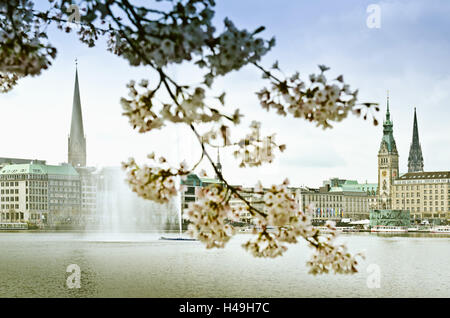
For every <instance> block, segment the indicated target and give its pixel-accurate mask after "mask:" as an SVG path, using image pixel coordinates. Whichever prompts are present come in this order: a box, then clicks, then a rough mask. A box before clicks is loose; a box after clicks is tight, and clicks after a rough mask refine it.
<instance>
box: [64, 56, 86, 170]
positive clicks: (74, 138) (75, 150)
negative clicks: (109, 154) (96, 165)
mask: <svg viewBox="0 0 450 318" xmlns="http://www.w3.org/2000/svg"><path fill="white" fill-rule="evenodd" d="M68 146H69V147H68V148H69V158H68V159H69V160H68V161H69V163H70V164H71V165H72V166H74V167H80V166H81V167H84V166H86V138H85V136H84V129H83V116H82V113H81V99H80V88H79V85H78V62H77V60H75V88H74V92H73V104H72V122H71V125H70V135H69V142H68Z"/></svg>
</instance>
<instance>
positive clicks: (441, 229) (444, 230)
mask: <svg viewBox="0 0 450 318" xmlns="http://www.w3.org/2000/svg"><path fill="white" fill-rule="evenodd" d="M431 233H441V234H450V226H448V225H447V226H436V227H434V228H432V229H431Z"/></svg>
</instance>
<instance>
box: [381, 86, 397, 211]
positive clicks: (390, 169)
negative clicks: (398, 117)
mask: <svg viewBox="0 0 450 318" xmlns="http://www.w3.org/2000/svg"><path fill="white" fill-rule="evenodd" d="M393 126H394V124H393V122H392V121H391V114H390V112H389V94H388V96H387V106H386V119H385V120H384V122H383V137H382V139H381V144H380V150H379V151H378V205H379V208H381V209H390V208H391V205H392V202H391V195H392V187H391V186H392V184H393V183H394V180H395V179H397V178H398V151H397V146H396V144H395V139H394V130H393Z"/></svg>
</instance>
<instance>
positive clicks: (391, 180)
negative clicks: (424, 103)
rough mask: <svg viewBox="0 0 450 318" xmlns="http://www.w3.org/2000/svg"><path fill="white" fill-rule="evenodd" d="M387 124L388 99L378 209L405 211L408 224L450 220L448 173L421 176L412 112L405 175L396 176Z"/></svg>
mask: <svg viewBox="0 0 450 318" xmlns="http://www.w3.org/2000/svg"><path fill="white" fill-rule="evenodd" d="M392 127H393V124H392V121H391V120H390V113H389V97H388V101H387V111H386V120H385V121H384V124H383V139H382V141H381V145H380V151H379V153H378V200H379V204H378V209H379V210H389V209H393V210H402V211H408V213H409V215H410V218H411V221H412V222H414V223H419V222H421V221H423V220H428V221H430V220H431V221H432V222H433V223H445V222H447V221H448V220H449V219H450V171H431V172H424V164H423V155H422V148H421V145H420V142H419V129H418V124H417V112H416V109H415V108H414V120H413V134H412V142H411V146H410V150H409V157H408V172H407V173H399V172H398V152H397V148H396V146H395V140H394V136H393V129H392Z"/></svg>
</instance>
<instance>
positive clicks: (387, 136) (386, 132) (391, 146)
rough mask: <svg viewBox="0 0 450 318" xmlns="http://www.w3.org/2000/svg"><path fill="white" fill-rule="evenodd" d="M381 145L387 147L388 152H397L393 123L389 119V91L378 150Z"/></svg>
mask: <svg viewBox="0 0 450 318" xmlns="http://www.w3.org/2000/svg"><path fill="white" fill-rule="evenodd" d="M383 145H384V146H385V147H386V148H387V151H388V152H389V153H391V152H394V153H397V146H396V144H395V140H394V124H393V123H392V121H391V113H390V111H389V91H388V93H387V100H386V120H385V121H384V122H383V139H382V140H381V146H380V151H381V150H382V148H383Z"/></svg>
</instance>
